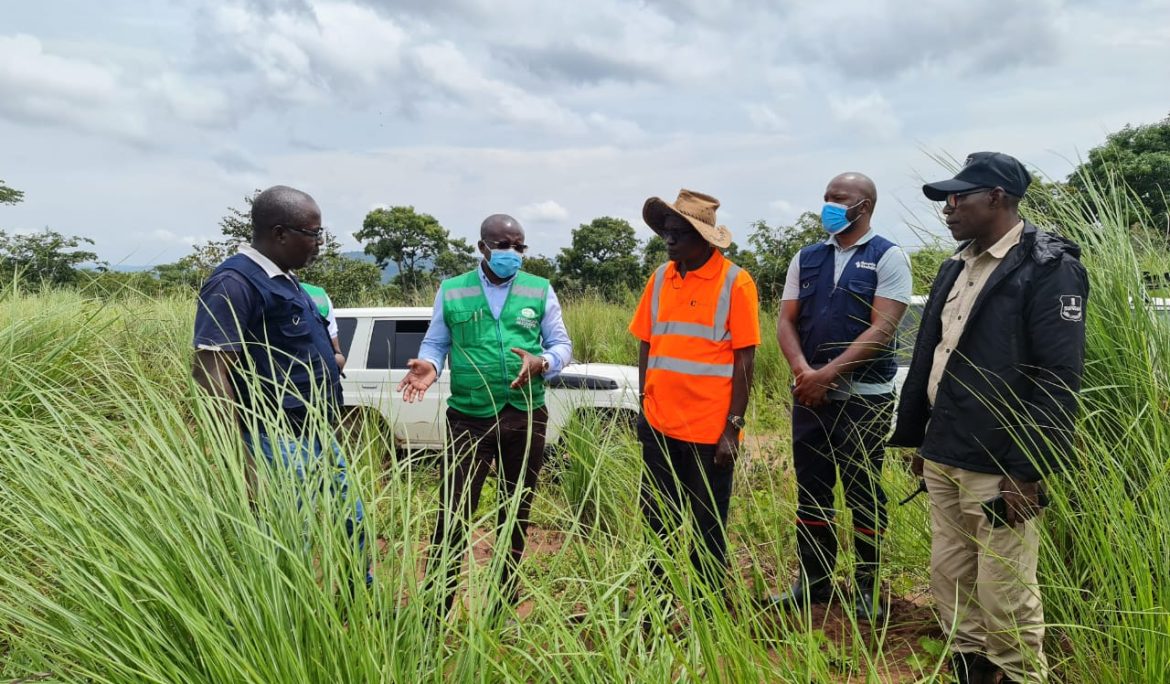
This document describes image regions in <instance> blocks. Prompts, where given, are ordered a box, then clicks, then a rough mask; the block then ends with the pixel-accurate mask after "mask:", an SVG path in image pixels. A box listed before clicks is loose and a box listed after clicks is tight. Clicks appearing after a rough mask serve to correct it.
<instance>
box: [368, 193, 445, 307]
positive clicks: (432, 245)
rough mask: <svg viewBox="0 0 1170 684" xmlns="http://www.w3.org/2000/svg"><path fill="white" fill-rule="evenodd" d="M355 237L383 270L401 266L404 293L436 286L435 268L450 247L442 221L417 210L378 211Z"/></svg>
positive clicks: (397, 280)
mask: <svg viewBox="0 0 1170 684" xmlns="http://www.w3.org/2000/svg"><path fill="white" fill-rule="evenodd" d="M353 236H354V237H355V238H356V239H357V240H358V241H359V242H363V243H365V247H364V249H365V252H366V254H369V255H370V256H372V257H374V259H376V260H377V263H378V267H379V268H385V267H386V264H389V263H393V264H394V265H395V266H397V267H398V275H396V276H395V277H394V283H395V284H396V285H398V286H399V287H400V288H401V289H402V291H403V292H404V293H406V292H410V291H412V290H419V289H430V288H431V287H432V285H433V283H432V282H431V276H430V272H431V269H433V268H434V266H435V264H436V261H437V260H438V257H439V255H440V254H442V253H443V252H445V251H446V250H447V247H448V244H449V236H448V234H447V230H446V229H445V228H443V226H442V225H440V224H439V222H438V220H436V219H435V217H434V216H431V215H430V214H419V213H417V212H416V211H415V210H414V207H390V208H389V209H374V210H373V211H371V212H370V213H368V214H366V218H365V220H364V221H362V229H361V230H359V231H358V232H356V233H354V234H353ZM464 244H466V243H464Z"/></svg>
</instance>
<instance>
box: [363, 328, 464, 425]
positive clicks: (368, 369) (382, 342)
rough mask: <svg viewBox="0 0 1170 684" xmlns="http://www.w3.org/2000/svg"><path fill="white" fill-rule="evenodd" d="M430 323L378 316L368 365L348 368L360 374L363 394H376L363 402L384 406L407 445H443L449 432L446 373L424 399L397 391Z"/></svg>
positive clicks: (370, 339)
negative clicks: (406, 396) (445, 413)
mask: <svg viewBox="0 0 1170 684" xmlns="http://www.w3.org/2000/svg"><path fill="white" fill-rule="evenodd" d="M429 325H430V321H429V320H425V319H424V320H419V319H401V320H395V319H375V320H374V322H373V327H372V328H371V331H370V338H369V347H368V348H367V350H366V363H365V366H364V367H363V368H362V369H360V370H359V369H356V368H355V369H354V370H353V371H346V375H351V374H352V375H354V376H356V377H354V380H356V381H357V384H358V387H359V389H360V391H361V392H362V394H363V395H367V394H372V395H373V396H372V397H367V398H368V399H371V401H367V402H363V403H367V404H369V405H376V406H379V407H381V411H382V414H383V415H385V416H386V417H387V418H388V419H389V420H390V422H391V424H392V425H393V426H394V436H395V437H396V438H397V439H398V440H399V442H400V443H402V444H403V445H404V446H407V447H414V446H417V447H441V446H442V445H443V436H444V433H445V432H446V429H445V428H446V421H445V420H444V418H443V407H445V406H446V398H447V393H448V390H449V387H450V384H449V381H448V378H447V374H446V373H444V374H442V375H441V376H440V377H439V379H438V381H436V382H435V384H434V385H432V386H431V388H430V389H429V390H427V393H426V396H425V397H424V398H423V399H422V401H416V402H414V403H412V404H408V403H406V402H404V401H403V400H402V394H401V393H399V392H397V391H395V390H396V389H397V387H398V383H400V382H402V379H403V378H405V377H406V373H407V366H406V362H407V361H409V360H410V359H413V358H415V357H416V356H418V350H419V346H420V345H421V344H422V340H423V337H424V336H426V332H427V327H428V326H429ZM372 400H376V403H375V401H372Z"/></svg>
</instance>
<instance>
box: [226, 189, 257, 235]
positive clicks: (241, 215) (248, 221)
mask: <svg viewBox="0 0 1170 684" xmlns="http://www.w3.org/2000/svg"><path fill="white" fill-rule="evenodd" d="M260 192H261V191H260V190H253V191H252V194H251V195H247V196H245V197H244V204H245V205H246V206H245V207H244V208H243V209H237V208H236V207H228V213H227V215H226V216H224V217H223V218H221V219H220V220H219V232H220V234H222V235H223V236H224V237H225V238H227V239H228V240H231V241H234V242H235V243H240V242H251V241H252V202H254V201H256V197H257V196H258V195H259V194H260Z"/></svg>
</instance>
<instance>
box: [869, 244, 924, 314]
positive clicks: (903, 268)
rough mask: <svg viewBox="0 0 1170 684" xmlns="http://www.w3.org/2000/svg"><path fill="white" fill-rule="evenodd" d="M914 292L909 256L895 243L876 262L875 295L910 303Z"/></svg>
mask: <svg viewBox="0 0 1170 684" xmlns="http://www.w3.org/2000/svg"><path fill="white" fill-rule="evenodd" d="M913 293H914V281H913V279H912V278H911V276H910V257H908V256H906V252H905V251H903V249H902V248H901V247H899V246H897V245H894V246H893V247H891V248H889V249H887V250H886V253H885V254H883V255H882V258H881V259H879V260H878V263H877V289H876V290H874V293H873V294H874V296H875V297H881V298H883V299H892V300H894V301H895V302H902V303H903V304H909V303H910V295H911V294H913Z"/></svg>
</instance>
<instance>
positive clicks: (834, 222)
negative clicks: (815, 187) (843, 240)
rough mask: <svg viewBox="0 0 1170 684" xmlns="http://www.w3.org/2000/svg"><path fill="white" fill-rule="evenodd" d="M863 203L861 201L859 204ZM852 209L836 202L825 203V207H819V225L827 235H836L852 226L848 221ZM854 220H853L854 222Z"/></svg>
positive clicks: (851, 222)
mask: <svg viewBox="0 0 1170 684" xmlns="http://www.w3.org/2000/svg"><path fill="white" fill-rule="evenodd" d="M864 201H865V200H861V202H864ZM861 202H858V203H857V204H854V205H853V207H856V206H858V205H860V204H861ZM853 207H847V206H845V205H844V204H838V203H836V202H825V206H823V207H821V225H822V226H824V228H825V230H826V231H828V233H829V235H836V234H837V233H840V232H841V231H843V230H845V229H846V228H848V227H849V226H851V225H853V221H850V220H849V217H848V214H849V210H850V209H852V208H853ZM856 220H857V219H854V221H856Z"/></svg>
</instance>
